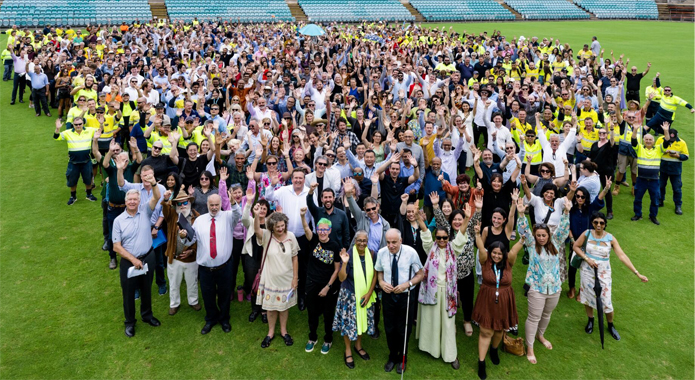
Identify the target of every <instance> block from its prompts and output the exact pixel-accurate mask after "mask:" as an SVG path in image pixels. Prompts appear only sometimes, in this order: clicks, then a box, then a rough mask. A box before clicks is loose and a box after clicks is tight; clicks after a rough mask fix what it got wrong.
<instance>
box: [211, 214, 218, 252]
mask: <svg viewBox="0 0 695 380" xmlns="http://www.w3.org/2000/svg"><path fill="white" fill-rule="evenodd" d="M210 257H212V258H213V259H214V258H215V257H217V232H216V231H215V218H212V222H211V223H210Z"/></svg>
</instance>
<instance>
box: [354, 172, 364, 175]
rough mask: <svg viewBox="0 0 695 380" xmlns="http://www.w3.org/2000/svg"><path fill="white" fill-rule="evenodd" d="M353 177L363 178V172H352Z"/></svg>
mask: <svg viewBox="0 0 695 380" xmlns="http://www.w3.org/2000/svg"><path fill="white" fill-rule="evenodd" d="M352 175H354V176H361V175H362V172H352Z"/></svg>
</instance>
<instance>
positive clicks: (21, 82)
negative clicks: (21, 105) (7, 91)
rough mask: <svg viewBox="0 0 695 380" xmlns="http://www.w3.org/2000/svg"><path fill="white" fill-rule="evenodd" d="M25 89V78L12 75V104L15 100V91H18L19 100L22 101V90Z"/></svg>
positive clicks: (15, 74) (24, 76)
mask: <svg viewBox="0 0 695 380" xmlns="http://www.w3.org/2000/svg"><path fill="white" fill-rule="evenodd" d="M26 87H27V76H26V74H25V75H19V74H17V73H14V81H13V82H12V102H14V101H15V99H16V98H17V90H19V100H20V101H23V100H24V90H25V89H26Z"/></svg>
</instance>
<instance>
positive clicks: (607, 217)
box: [606, 212, 613, 220]
mask: <svg viewBox="0 0 695 380" xmlns="http://www.w3.org/2000/svg"><path fill="white" fill-rule="evenodd" d="M606 219H608V220H612V219H613V213H612V212H609V213H608V215H606Z"/></svg>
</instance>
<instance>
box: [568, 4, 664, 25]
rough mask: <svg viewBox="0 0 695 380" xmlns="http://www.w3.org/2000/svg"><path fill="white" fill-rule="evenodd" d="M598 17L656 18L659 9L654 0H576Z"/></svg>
mask: <svg viewBox="0 0 695 380" xmlns="http://www.w3.org/2000/svg"><path fill="white" fill-rule="evenodd" d="M574 3H575V4H577V5H579V6H580V7H582V8H584V9H586V10H587V11H589V12H591V13H593V14H594V15H596V17H597V18H626V19H640V20H656V19H658V18H659V11H658V9H657V7H656V3H655V2H654V0H574Z"/></svg>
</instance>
